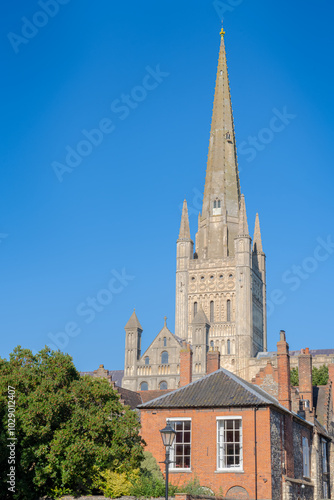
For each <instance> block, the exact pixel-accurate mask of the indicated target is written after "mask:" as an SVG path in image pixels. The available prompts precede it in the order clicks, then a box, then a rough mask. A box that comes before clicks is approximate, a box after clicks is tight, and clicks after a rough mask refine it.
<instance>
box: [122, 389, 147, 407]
mask: <svg viewBox="0 0 334 500" xmlns="http://www.w3.org/2000/svg"><path fill="white" fill-rule="evenodd" d="M116 389H117V391H118V393H119V394H120V396H121V399H122V400H123V401H124V404H125V405H128V406H130V408H131V410H134V409H135V408H137V406H138V405H140V404H141V403H142V398H141V397H140V394H138V392H135V391H130V390H129V389H124V387H117V386H116Z"/></svg>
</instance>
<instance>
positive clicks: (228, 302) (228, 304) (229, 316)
mask: <svg viewBox="0 0 334 500" xmlns="http://www.w3.org/2000/svg"><path fill="white" fill-rule="evenodd" d="M226 321H227V322H228V323H229V322H230V321H231V301H230V300H228V301H227V302H226Z"/></svg>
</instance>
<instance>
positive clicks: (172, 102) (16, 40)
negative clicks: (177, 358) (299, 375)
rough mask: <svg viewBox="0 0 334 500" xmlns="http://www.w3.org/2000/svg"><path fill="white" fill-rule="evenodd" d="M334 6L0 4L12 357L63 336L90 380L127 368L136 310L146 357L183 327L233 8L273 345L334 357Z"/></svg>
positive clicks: (3, 316)
mask: <svg viewBox="0 0 334 500" xmlns="http://www.w3.org/2000/svg"><path fill="white" fill-rule="evenodd" d="M333 14H334V7H333V6H332V5H331V4H330V3H326V4H324V5H323V6H321V5H317V4H315V3H311V2H308V3H305V2H302V1H301V0H298V1H295V2H293V3H291V2H288V1H287V0H282V1H281V2H275V4H274V5H272V3H270V4H269V2H267V1H262V0H259V1H257V2H251V1H250V0H248V1H247V0H244V1H242V0H226V1H220V2H211V1H208V2H204V1H203V0H202V1H201V2H200V1H191V2H190V1H183V2H179V1H174V0H169V1H168V2H156V1H150V0H147V1H144V2H136V1H132V0H128V1H127V2H117V1H113V2H110V1H107V0H100V1H99V2H97V3H94V5H93V4H92V2H88V1H86V0H81V1H80V2H79V0H62V1H60V0H58V1H57V3H55V0H52V1H51V2H47V1H46V0H45V1H44V0H41V1H40V2H34V1H28V2H27V1H23V0H20V1H18V0H17V1H15V0H14V1H13V2H12V3H11V4H10V5H6V6H5V7H4V6H3V7H2V15H1V17H0V27H1V39H2V43H1V48H0V51H1V59H2V66H3V68H4V70H3V73H2V79H1V94H0V95H1V101H2V102H1V104H2V120H1V138H2V141H1V146H0V155H1V175H2V182H1V187H0V189H1V193H0V203H1V219H0V256H1V257H0V263H1V264H0V265H1V270H0V273H1V283H0V301H1V307H0V325H1V330H2V336H1V338H2V342H1V352H0V355H1V357H8V354H9V353H10V352H11V351H12V350H13V348H14V347H15V346H16V345H18V344H20V345H22V346H24V347H27V348H30V349H32V350H34V351H38V350H40V349H41V348H42V347H43V346H44V345H45V344H53V345H55V342H56V343H58V345H59V346H60V347H62V348H63V350H64V351H66V352H68V353H70V354H71V355H72V356H73V359H74V362H75V364H76V366H77V368H78V369H80V370H94V369H96V368H97V367H98V365H99V364H101V363H103V364H104V365H105V367H106V368H109V369H122V368H123V360H124V325H125V323H126V321H127V320H128V318H129V316H130V315H131V313H132V310H133V308H134V307H135V308H136V312H137V315H138V317H139V319H140V322H141V324H142V326H143V328H144V333H143V348H145V347H147V346H148V345H149V343H150V342H151V341H152V340H153V338H154V337H155V335H156V334H157V333H158V332H159V330H160V329H161V328H162V326H163V317H164V316H165V315H166V316H167V317H168V326H169V327H170V329H171V330H172V331H174V300H175V292H174V286H175V242H176V239H177V235H178V230H179V223H180V214H181V212H180V206H181V204H182V201H183V199H184V198H187V200H188V204H189V207H190V222H191V230H192V236H193V237H194V236H195V231H196V223H197V213H198V211H199V209H200V207H201V193H202V191H203V187H204V180H205V168H206V158H207V150H208V141H209V131H210V120H211V112H212V102H213V94H214V83H215V73H216V67H217V58H218V50H219V31H220V18H221V17H222V16H223V17H224V27H225V31H226V46H227V55H228V66H229V74H230V84H231V93H232V103H233V109H234V118H235V126H236V135H237V143H238V146H239V166H240V179H241V188H242V192H243V193H244V194H245V196H246V207H247V214H248V223H249V227H250V230H251V232H252V231H253V227H254V220H255V214H256V212H259V214H260V223H261V229H262V236H263V245H264V250H265V252H266V254H267V271H268V275H267V282H268V308H269V318H268V345H269V349H272V350H273V349H275V345H276V342H277V340H278V331H279V330H280V329H285V330H286V332H287V338H288V341H289V343H290V348H291V349H299V348H301V347H306V346H309V347H310V348H313V349H316V348H333V347H334V345H333V321H332V315H331V313H332V307H333V292H332V283H333V278H334V248H333V242H334V229H333V213H334V206H333V205H334V201H333V196H332V187H333V176H334V174H333V167H332V164H333V160H332V158H333V151H332V137H333V115H334V113H333V111H334V110H333V107H334V105H333V92H332V89H333V78H334V71H333V56H332V54H333V41H334V34H333V30H332V19H333ZM36 25H37V27H36ZM143 85H144V86H145V88H144V91H143ZM129 95H130V98H129V97H127V96H129ZM131 96H135V98H134V97H131ZM121 101H123V102H121ZM121 106H122V107H121ZM275 116H283V118H281V122H280V123H281V126H280V127H279V129H280V130H279V131H278V130H277V127H276V128H275V127H274V128H273V126H272V125H273V123H274V122H273V119H274V117H275ZM275 123H277V121H276V122H275ZM96 129H99V130H100V131H98V132H97V131H96ZM92 131H93V132H92ZM87 136H88V137H89V138H90V141H91V142H90V143H88V146H87ZM83 141H84V142H83ZM85 141H86V142H85ZM92 142H93V143H94V145H89V144H91V143H92ZM76 149H79V151H80V152H81V155H80V156H78V155H74V153H73V150H76ZM73 155H74V156H73ZM66 157H67V160H66ZM66 161H67V162H66ZM60 180H61V181H62V182H60ZM108 285H109V286H110V287H111V289H112V290H113V292H112V293H111V294H109V295H106V293H105V292H103V290H104V289H106V288H107V287H108ZM97 297H98V298H99V302H96V298H97ZM101 302H102V303H103V304H105V305H103V306H102V305H101ZM89 311H91V312H89Z"/></svg>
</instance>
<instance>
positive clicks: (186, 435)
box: [184, 432, 190, 443]
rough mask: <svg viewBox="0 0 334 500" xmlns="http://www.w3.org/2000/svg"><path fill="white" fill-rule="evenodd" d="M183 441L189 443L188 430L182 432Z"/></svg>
mask: <svg viewBox="0 0 334 500" xmlns="http://www.w3.org/2000/svg"><path fill="white" fill-rule="evenodd" d="M184 442H185V443H190V432H185V433H184Z"/></svg>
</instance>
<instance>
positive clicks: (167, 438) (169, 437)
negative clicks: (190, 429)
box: [160, 422, 176, 500]
mask: <svg viewBox="0 0 334 500" xmlns="http://www.w3.org/2000/svg"><path fill="white" fill-rule="evenodd" d="M160 434H161V438H162V442H163V444H164V447H165V449H166V457H165V461H164V462H162V463H163V464H165V465H166V474H165V475H166V487H165V500H168V469H169V464H171V463H172V462H171V461H170V460H169V449H170V447H171V446H172V444H173V443H174V439H175V436H176V432H175V431H174V429H173V427H172V426H171V425H170V423H169V422H168V423H167V425H166V427H165V428H164V429H161V431H160Z"/></svg>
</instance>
